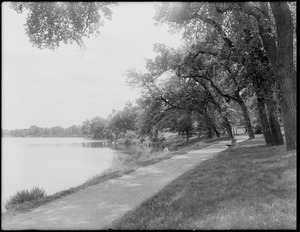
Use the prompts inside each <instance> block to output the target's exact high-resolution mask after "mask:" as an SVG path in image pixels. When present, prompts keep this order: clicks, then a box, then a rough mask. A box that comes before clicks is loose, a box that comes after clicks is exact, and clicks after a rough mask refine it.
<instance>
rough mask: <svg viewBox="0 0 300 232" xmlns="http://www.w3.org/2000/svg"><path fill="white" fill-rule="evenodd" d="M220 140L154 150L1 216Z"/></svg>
mask: <svg viewBox="0 0 300 232" xmlns="http://www.w3.org/2000/svg"><path fill="white" fill-rule="evenodd" d="M221 140H229V138H228V137H220V138H213V139H204V140H200V141H195V142H193V141H190V142H188V143H187V144H186V145H181V146H178V149H175V150H172V151H169V152H156V153H155V154H154V155H153V154H152V155H151V156H150V157H148V158H141V159H140V160H139V159H138V160H134V161H133V163H132V164H130V165H128V166H126V165H125V164H122V163H121V165H123V167H122V166H118V167H117V168H116V169H113V168H110V169H107V170H104V171H103V173H102V174H99V175H97V176H94V177H93V176H92V177H90V178H89V179H88V180H87V181H85V182H84V183H82V184H80V185H78V186H76V187H72V188H69V189H66V190H62V191H59V192H57V193H54V194H51V195H49V196H46V197H43V198H40V199H37V200H35V201H26V202H23V203H21V204H18V205H15V206H13V207H12V208H10V209H9V210H6V212H1V216H2V217H9V216H13V215H16V214H19V213H24V212H28V211H30V210H32V209H34V208H37V207H39V206H41V205H44V204H47V203H50V202H52V201H54V200H56V199H59V198H62V197H64V196H66V195H69V194H72V193H74V192H77V191H79V190H81V189H84V188H87V187H89V186H93V185H97V184H100V183H103V182H105V181H107V180H110V179H114V178H117V177H121V176H123V175H126V174H130V173H131V172H133V171H135V170H136V169H138V168H139V167H144V166H148V165H151V164H155V163H157V162H160V161H162V160H165V159H169V158H171V157H172V156H175V155H183V154H186V153H187V152H189V151H191V150H195V149H202V148H205V147H207V146H210V145H213V144H215V143H218V142H219V141H221Z"/></svg>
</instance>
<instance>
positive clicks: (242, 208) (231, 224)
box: [111, 137, 296, 229]
mask: <svg viewBox="0 0 300 232" xmlns="http://www.w3.org/2000/svg"><path fill="white" fill-rule="evenodd" d="M133 197H134V196H133ZM111 228H112V229H296V152H295V151H289V152H287V151H286V150H285V145H282V146H276V147H266V146H265V145H264V140H263V138H262V137H260V138H255V139H252V140H247V141H244V142H242V143H240V144H237V145H236V147H234V148H232V149H228V150H226V151H223V152H221V153H220V154H219V155H217V156H215V157H213V158H212V159H209V160H206V161H204V162H202V163H201V164H199V165H198V166H196V167H195V168H194V169H192V170H189V171H188V172H186V173H184V174H183V175H182V176H180V177H179V178H177V179H176V180H174V181H173V182H171V183H170V184H169V185H167V186H166V187H165V188H164V189H163V190H161V191H160V192H158V193H157V194H156V195H154V196H153V197H152V198H150V199H148V200H147V201H145V202H143V203H142V204H141V205H140V206H139V207H138V208H136V209H135V210H132V211H129V212H128V213H126V214H125V215H124V216H123V217H122V218H121V219H119V220H117V221H115V222H113V224H112V225H111Z"/></svg>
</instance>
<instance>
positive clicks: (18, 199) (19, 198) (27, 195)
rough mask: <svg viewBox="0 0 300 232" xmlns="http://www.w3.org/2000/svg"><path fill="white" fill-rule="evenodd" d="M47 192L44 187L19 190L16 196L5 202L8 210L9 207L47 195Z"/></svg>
mask: <svg viewBox="0 0 300 232" xmlns="http://www.w3.org/2000/svg"><path fill="white" fill-rule="evenodd" d="M46 196H47V195H46V192H45V190H44V189H41V188H38V187H34V188H33V189H31V190H30V191H29V190H21V191H18V192H17V193H16V194H15V195H14V196H12V197H10V198H9V199H8V200H7V201H6V202H5V204H4V207H5V209H6V210H8V209H9V208H11V207H13V206H15V205H18V204H21V203H23V202H26V201H35V200H37V199H40V198H43V197H46Z"/></svg>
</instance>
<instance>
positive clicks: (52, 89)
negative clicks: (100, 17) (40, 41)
mask: <svg viewBox="0 0 300 232" xmlns="http://www.w3.org/2000/svg"><path fill="white" fill-rule="evenodd" d="M154 4H155V3H153V2H139V3H137V2H134V3H128V2H127V3H126V2H121V3H119V6H115V7H113V8H112V11H113V15H112V20H111V21H106V22H105V24H104V26H103V27H101V29H100V31H101V34H100V36H98V37H93V38H90V39H84V42H85V45H86V49H85V51H84V53H83V52H82V50H81V49H80V48H79V47H78V46H77V45H76V44H74V45H63V46H62V47H60V48H59V49H57V50H55V51H54V52H53V51H51V50H40V49H38V48H34V47H32V46H31V44H30V43H29V40H28V37H27V36H26V35H25V30H24V26H23V24H24V23H25V18H26V14H22V15H19V14H17V13H16V12H15V11H13V10H11V9H10V8H9V7H8V4H7V3H2V129H15V128H18V129H22V128H28V127H30V126H31V125H36V126H40V127H52V126H62V127H69V126H72V125H74V124H75V125H81V124H82V122H83V121H84V120H86V119H91V118H93V117H95V116H101V117H104V118H106V117H107V116H108V115H109V114H110V113H111V112H112V110H113V109H116V110H122V109H123V107H124V106H125V103H126V102H127V101H128V100H132V101H135V99H136V98H138V97H139V90H135V89H131V88H130V87H129V86H127V85H126V83H125V76H124V72H125V71H126V70H127V69H130V68H136V69H139V70H145V58H153V57H154V55H155V54H154V52H153V44H154V43H166V44H168V45H169V46H173V47H178V46H179V45H180V43H181V40H180V38H181V36H180V35H179V34H170V33H168V27H167V26H163V27H158V26H154V20H153V16H154V14H155V9H154Z"/></svg>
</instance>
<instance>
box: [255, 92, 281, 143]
mask: <svg viewBox="0 0 300 232" xmlns="http://www.w3.org/2000/svg"><path fill="white" fill-rule="evenodd" d="M256 94H257V106H258V110H259V118H260V122H261V127H262V130H263V135H264V139H265V142H266V144H267V146H272V145H275V144H276V141H275V138H274V136H273V134H272V131H271V128H270V125H269V121H268V117H267V114H266V109H265V100H264V98H263V96H262V94H261V93H259V91H257V92H256Z"/></svg>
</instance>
